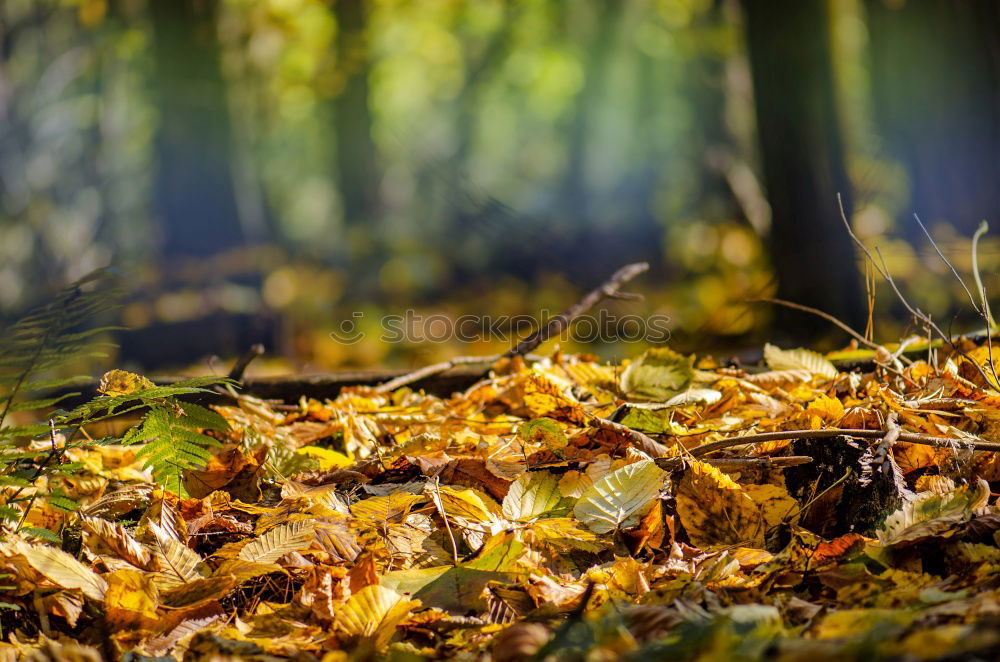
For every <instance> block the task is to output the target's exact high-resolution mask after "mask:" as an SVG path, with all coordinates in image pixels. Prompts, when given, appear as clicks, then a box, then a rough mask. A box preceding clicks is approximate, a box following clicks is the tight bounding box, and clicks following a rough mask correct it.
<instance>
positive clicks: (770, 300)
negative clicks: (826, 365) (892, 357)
mask: <svg viewBox="0 0 1000 662" xmlns="http://www.w3.org/2000/svg"><path fill="white" fill-rule="evenodd" d="M757 302H764V303H776V304H778V305H779V306H785V307H786V308H794V309H795V310H801V311H802V312H804V313H810V314H812V315H817V316H819V317H822V318H823V319H825V320H826V321H827V322H830V323H831V324H834V325H836V326H837V327H839V328H840V329H841V330H842V331H844V332H845V333H847V334H848V335H849V336H851V337H852V338H854V339H855V340H857V341H858V342H859V343H861V344H862V345H864V346H865V347H868V348H869V349H874V350H875V351H878V350H880V349H881V350H884V351H886V352H888V350H886V349H885V347H883V346H882V345H879V344H878V343H874V342H872V341H870V340H868V339H867V338H865V337H864V336H862V335H861V334H860V333H858V332H857V331H855V330H854V329H852V328H851V327H849V326H848V325H847V324H845V323H844V322H841V321H840V320H839V319H837V318H836V317H834V316H833V315H831V314H830V313H827V312H823V311H822V310H820V309H819V308H813V307H812V306H804V305H802V304H801V303H794V302H792V301H786V300H785V299H775V298H762V299H750V303H757Z"/></svg>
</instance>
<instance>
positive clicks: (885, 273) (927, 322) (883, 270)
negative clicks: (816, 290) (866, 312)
mask: <svg viewBox="0 0 1000 662" xmlns="http://www.w3.org/2000/svg"><path fill="white" fill-rule="evenodd" d="M837 204H838V205H839V206H840V219H841V220H842V221H843V222H844V227H845V228H847V234H848V235H850V237H851V239H852V240H853V241H854V243H855V244H857V245H858V247H859V248H860V249H861V250H862V251H863V252H864V254H865V256H866V257H867V258H868V260H869V261H870V262H871V264H872V266H873V267H875V270H876V271H878V272H879V274H880V275H881V276H882V278H884V279H885V280H886V282H887V283H889V285H890V286H891V287H892V289H893V291H894V292H895V293H896V297H897V298H898V299H899V301H900V303H902V304H903V307H904V308H906V309H907V310H908V311H909V312H910V314H911V315H913V317H914V318H916V319H917V320H919V321H920V322H921V323H922V324H923V325H924V326H925V327H926V328H928V329H930V330H932V331H934V333H936V334H937V335H938V336H939V337H940V338H941V339H942V340H943V341H944V342H945V343H946V344H947V345H948V346H949V347H951V349H952V350H954V351H955V352H956V353H958V354H959V355H960V356H962V357H963V358H964V359H966V360H967V361H968V362H969V363H971V364H972V365H973V367H975V368H976V370H977V371H978V372H979V374H980V375H981V376H982V378H983V380H984V381H985V382H986V384H987V386H989V387H990V388H993V390H996V388H994V387H993V385H992V384H991V383H990V378H989V377H988V376H987V375H986V372H985V371H984V370H983V368H982V366H980V365H979V363H978V362H976V361H974V360H973V359H972V358H970V357H969V355H968V354H967V353H965V352H964V351H962V350H961V349H959V348H958V346H957V345H955V343H954V342H952V340H951V338H949V337H948V335H947V334H945V332H944V331H942V330H941V328H940V327H939V326H938V325H937V324H935V323H934V320H932V319H931V318H930V316H929V315H927V314H926V313H924V312H923V311H922V310H920V309H919V308H914V307H913V306H911V305H910V302H909V301H907V300H906V297H904V296H903V293H902V292H900V291H899V287H897V285H896V281H895V280H893V278H892V274H891V273H889V268H888V266H886V263H885V258H883V257H882V252H881V251H879V250H878V248H876V249H875V251H876V252H877V253H878V255H879V258H880V259H881V261H882V266H879V264H878V262H876V261H875V257H874V256H873V255H872V254H871V251H869V250H868V247H867V246H865V245H864V243H863V242H862V241H861V240H860V239H859V238H858V236H857V235H856V234H854V230H853V229H851V223H850V221H848V220H847V212H846V211H844V200H843V198H842V197H841V195H840V194H839V193H838V194H837ZM928 344H930V343H928Z"/></svg>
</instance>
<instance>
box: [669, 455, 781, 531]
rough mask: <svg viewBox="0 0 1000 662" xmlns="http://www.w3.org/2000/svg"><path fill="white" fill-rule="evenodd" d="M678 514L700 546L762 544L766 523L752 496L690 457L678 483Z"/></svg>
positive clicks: (726, 477) (709, 467)
mask: <svg viewBox="0 0 1000 662" xmlns="http://www.w3.org/2000/svg"><path fill="white" fill-rule="evenodd" d="M677 515H678V517H679V518H680V521H681V524H683V525H684V529H685V530H686V531H687V533H688V536H689V537H690V538H691V542H692V543H694V544H695V545H698V546H699V547H708V546H712V545H743V546H750V547H763V545H764V532H765V524H764V518H763V516H762V515H761V512H760V509H759V508H758V507H757V504H756V503H754V500H753V498H752V497H751V496H750V495H749V494H748V493H747V492H746V491H745V490H744V489H743V488H742V487H740V486H739V485H738V484H736V483H735V482H734V481H733V479H731V478H730V477H729V476H727V475H726V474H724V473H722V472H721V471H719V470H718V469H716V468H715V467H713V466H712V465H710V464H706V463H705V462H698V461H692V462H691V463H690V465H689V466H688V468H687V469H686V470H685V471H684V476H683V477H682V478H681V480H680V482H679V483H678V485H677Z"/></svg>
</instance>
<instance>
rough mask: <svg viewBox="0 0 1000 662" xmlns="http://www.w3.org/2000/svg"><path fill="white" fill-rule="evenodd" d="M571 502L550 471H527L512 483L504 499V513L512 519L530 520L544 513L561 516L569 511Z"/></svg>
mask: <svg viewBox="0 0 1000 662" xmlns="http://www.w3.org/2000/svg"><path fill="white" fill-rule="evenodd" d="M569 508H570V502H569V501H567V500H566V499H564V498H563V496H562V494H560V492H559V481H558V480H556V477H555V476H553V475H552V474H550V473H548V472H526V473H523V474H521V475H520V476H518V478H517V480H515V481H514V482H513V483H511V486H510V489H509V490H508V492H507V496H505V497H504V500H503V515H504V517H506V518H507V519H510V520H529V519H533V518H535V517H541V516H542V515H545V516H548V517H559V516H562V515H565V514H566V513H567V512H569Z"/></svg>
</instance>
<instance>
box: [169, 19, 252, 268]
mask: <svg viewBox="0 0 1000 662" xmlns="http://www.w3.org/2000/svg"><path fill="white" fill-rule="evenodd" d="M149 7H150V13H151V16H152V22H153V52H154V56H155V60H156V90H155V93H156V96H157V105H158V106H159V109H160V124H159V132H158V135H157V138H156V150H157V152H156V158H157V164H156V166H157V172H156V179H155V188H156V191H155V197H156V203H157V210H158V213H159V217H160V221H161V223H162V224H163V237H164V242H163V251H164V254H165V255H208V254H212V253H217V252H219V251H222V250H225V249H228V248H232V247H234V246H237V245H239V244H240V243H241V242H242V240H243V237H242V233H241V230H240V221H239V214H238V212H237V207H236V201H235V196H234V192H233V180H232V173H231V171H230V165H229V159H230V156H231V151H230V125H229V115H228V109H227V105H226V87H225V81H224V79H223V76H222V70H221V66H220V53H219V41H218V36H217V34H216V27H215V19H216V10H217V2H216V1H215V0H151V2H150V3H149Z"/></svg>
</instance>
